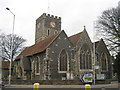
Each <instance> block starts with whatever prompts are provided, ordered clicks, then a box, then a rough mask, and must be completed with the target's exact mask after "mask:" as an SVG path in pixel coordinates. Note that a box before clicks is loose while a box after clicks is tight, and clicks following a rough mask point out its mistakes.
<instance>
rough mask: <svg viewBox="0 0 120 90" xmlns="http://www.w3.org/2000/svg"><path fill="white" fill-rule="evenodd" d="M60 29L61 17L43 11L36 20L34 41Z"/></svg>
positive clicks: (36, 41)
mask: <svg viewBox="0 0 120 90" xmlns="http://www.w3.org/2000/svg"><path fill="white" fill-rule="evenodd" d="M60 31H61V17H57V16H53V15H50V14H46V13H43V14H42V15H41V16H40V17H39V18H38V19H37V20H36V32H35V43H38V42H39V41H41V40H43V39H45V38H47V37H49V36H51V35H53V34H57V33H59V32H60Z"/></svg>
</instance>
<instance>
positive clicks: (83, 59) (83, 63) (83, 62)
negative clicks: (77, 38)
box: [80, 44, 92, 69]
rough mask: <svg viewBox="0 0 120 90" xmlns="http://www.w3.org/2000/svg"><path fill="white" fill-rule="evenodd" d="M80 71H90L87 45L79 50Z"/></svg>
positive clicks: (89, 52)
mask: <svg viewBox="0 0 120 90" xmlns="http://www.w3.org/2000/svg"><path fill="white" fill-rule="evenodd" d="M80 69H92V58H91V51H90V48H89V47H88V45H87V44H84V45H83V46H82V48H81V49H80Z"/></svg>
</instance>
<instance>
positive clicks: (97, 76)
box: [96, 74, 105, 80]
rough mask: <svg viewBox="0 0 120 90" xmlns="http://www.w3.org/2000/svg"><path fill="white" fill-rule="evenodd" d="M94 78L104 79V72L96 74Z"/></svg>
mask: <svg viewBox="0 0 120 90" xmlns="http://www.w3.org/2000/svg"><path fill="white" fill-rule="evenodd" d="M96 79H97V80H105V74H97V75H96Z"/></svg>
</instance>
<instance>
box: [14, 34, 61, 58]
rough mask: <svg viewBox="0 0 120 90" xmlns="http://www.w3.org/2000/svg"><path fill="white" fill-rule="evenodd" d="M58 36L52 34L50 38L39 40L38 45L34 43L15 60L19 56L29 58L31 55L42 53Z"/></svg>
mask: <svg viewBox="0 0 120 90" xmlns="http://www.w3.org/2000/svg"><path fill="white" fill-rule="evenodd" d="M58 35H59V33H58V34H54V35H52V36H49V37H47V38H45V39H44V40H41V41H40V42H38V43H35V44H33V45H31V46H29V47H26V48H25V49H24V50H23V52H21V53H20V54H19V55H18V56H17V58H16V59H19V58H20V57H21V56H29V55H32V54H37V53H39V52H43V51H44V50H45V49H46V48H47V47H48V46H49V45H50V43H51V42H52V41H53V40H54V39H55V38H56V37H57V36H58Z"/></svg>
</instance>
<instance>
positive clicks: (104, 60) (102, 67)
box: [101, 53, 107, 70]
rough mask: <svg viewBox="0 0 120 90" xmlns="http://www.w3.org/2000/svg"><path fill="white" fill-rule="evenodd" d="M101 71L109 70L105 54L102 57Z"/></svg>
mask: <svg viewBox="0 0 120 90" xmlns="http://www.w3.org/2000/svg"><path fill="white" fill-rule="evenodd" d="M101 69H102V70H106V69H107V57H106V54H105V53H102V55H101Z"/></svg>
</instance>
